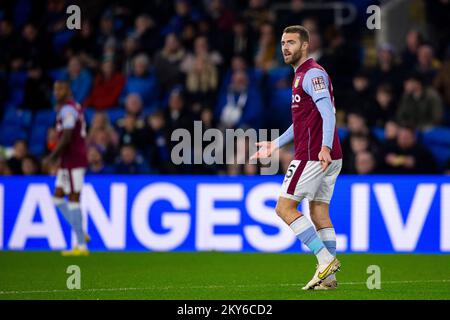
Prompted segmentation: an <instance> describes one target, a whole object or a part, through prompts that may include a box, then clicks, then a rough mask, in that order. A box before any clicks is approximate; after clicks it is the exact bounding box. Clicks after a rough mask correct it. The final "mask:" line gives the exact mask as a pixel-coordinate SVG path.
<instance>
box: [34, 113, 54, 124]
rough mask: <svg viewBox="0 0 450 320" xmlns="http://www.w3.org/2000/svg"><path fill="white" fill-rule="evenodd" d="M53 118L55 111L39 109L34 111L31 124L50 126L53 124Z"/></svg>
mask: <svg viewBox="0 0 450 320" xmlns="http://www.w3.org/2000/svg"><path fill="white" fill-rule="evenodd" d="M55 120H56V112H55V111H53V110H41V111H38V112H37V113H36V115H35V117H34V124H33V125H38V126H46V127H50V126H53V125H54V124H55Z"/></svg>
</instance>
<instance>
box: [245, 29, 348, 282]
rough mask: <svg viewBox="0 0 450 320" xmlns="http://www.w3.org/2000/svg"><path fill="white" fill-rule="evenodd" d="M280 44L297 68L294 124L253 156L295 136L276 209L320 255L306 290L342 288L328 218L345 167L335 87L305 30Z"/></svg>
mask: <svg viewBox="0 0 450 320" xmlns="http://www.w3.org/2000/svg"><path fill="white" fill-rule="evenodd" d="M281 47H282V51H283V57H284V61H285V63H287V64H290V65H291V66H292V67H293V68H294V70H295V77H294V81H293V85H292V106H291V111H292V119H293V124H292V125H291V126H290V127H289V129H288V130H286V132H285V133H283V135H281V136H280V137H279V138H278V139H276V140H274V141H272V142H270V141H264V142H260V143H257V146H259V147H260V148H259V150H258V151H257V152H256V153H255V154H254V155H253V156H252V159H257V158H265V157H269V156H270V155H271V154H272V153H273V152H274V151H275V150H276V149H277V148H280V147H282V146H284V145H285V144H287V143H289V142H290V141H292V140H294V145H295V158H294V160H293V161H292V162H291V163H290V165H289V168H288V171H287V173H286V176H285V179H284V182H283V185H282V190H281V193H280V196H279V198H278V202H277V206H276V212H277V214H278V215H279V216H280V217H281V218H282V219H283V220H284V221H285V222H286V223H287V224H288V225H289V226H290V228H291V229H292V231H293V232H294V233H295V234H296V236H297V237H298V239H299V240H300V241H302V242H303V243H304V244H305V245H306V246H307V247H308V248H309V249H311V251H312V252H313V253H314V254H315V255H316V257H317V260H318V266H317V269H316V273H315V274H314V276H313V278H312V280H311V281H310V282H309V283H308V284H307V285H306V286H305V287H303V289H305V290H306V289H334V288H336V286H337V281H336V278H335V276H334V273H335V272H336V271H338V270H339V267H340V262H339V261H338V260H337V259H336V257H335V255H336V234H335V231H334V228H333V224H332V223H331V220H330V216H329V202H330V200H331V196H332V194H333V189H334V185H335V182H336V178H337V176H338V174H339V172H340V170H341V167H342V151H341V146H340V143H339V137H338V135H337V129H336V127H335V123H336V118H335V108H334V98H333V89H332V85H331V81H330V79H329V76H328V74H327V73H326V72H325V70H324V69H323V68H322V67H321V66H320V65H319V64H317V63H316V62H315V61H314V59H312V58H308V49H309V33H308V30H307V29H306V28H304V27H302V26H290V27H287V28H286V29H284V31H283V36H282V39H281ZM304 198H307V199H308V200H309V205H310V213H311V220H312V221H313V223H314V226H315V228H314V226H313V224H312V223H311V221H310V220H309V219H308V218H307V217H305V216H304V215H302V213H301V212H299V211H298V210H297V207H298V204H299V202H301V201H302V200H303V199H304ZM316 229H317V231H316Z"/></svg>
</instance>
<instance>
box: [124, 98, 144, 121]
mask: <svg viewBox="0 0 450 320" xmlns="http://www.w3.org/2000/svg"><path fill="white" fill-rule="evenodd" d="M142 110H143V104H142V99H141V96H140V95H139V94H137V93H130V94H129V95H127V97H126V98H125V111H126V113H127V114H129V115H131V116H133V117H136V118H139V117H141V115H142ZM118 124H120V119H119V120H118Z"/></svg>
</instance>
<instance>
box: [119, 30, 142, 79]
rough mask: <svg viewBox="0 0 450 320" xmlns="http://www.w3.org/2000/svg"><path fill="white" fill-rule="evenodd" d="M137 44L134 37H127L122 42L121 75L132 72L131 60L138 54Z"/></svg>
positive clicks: (138, 47)
mask: <svg viewBox="0 0 450 320" xmlns="http://www.w3.org/2000/svg"><path fill="white" fill-rule="evenodd" d="M139 49H140V46H139V42H138V39H137V37H136V36H134V35H132V34H131V35H129V36H127V37H126V38H125V40H124V41H123V52H122V71H123V74H127V75H128V74H131V73H132V72H133V60H134V57H135V56H136V55H137V54H138V53H139Z"/></svg>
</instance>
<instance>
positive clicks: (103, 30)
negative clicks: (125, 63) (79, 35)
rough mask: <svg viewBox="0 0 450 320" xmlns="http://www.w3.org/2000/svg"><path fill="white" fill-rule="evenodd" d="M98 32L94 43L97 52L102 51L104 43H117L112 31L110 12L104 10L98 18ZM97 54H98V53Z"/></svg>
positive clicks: (112, 20) (111, 13)
mask: <svg viewBox="0 0 450 320" xmlns="http://www.w3.org/2000/svg"><path fill="white" fill-rule="evenodd" d="M99 27H100V28H99V32H98V35H97V39H96V43H97V48H98V49H99V50H103V48H104V47H105V44H106V43H108V42H109V43H117V39H116V35H115V30H114V13H113V11H112V10H106V11H105V12H104V13H103V15H102V16H101V18H100V24H99ZM98 53H99V52H98Z"/></svg>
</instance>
